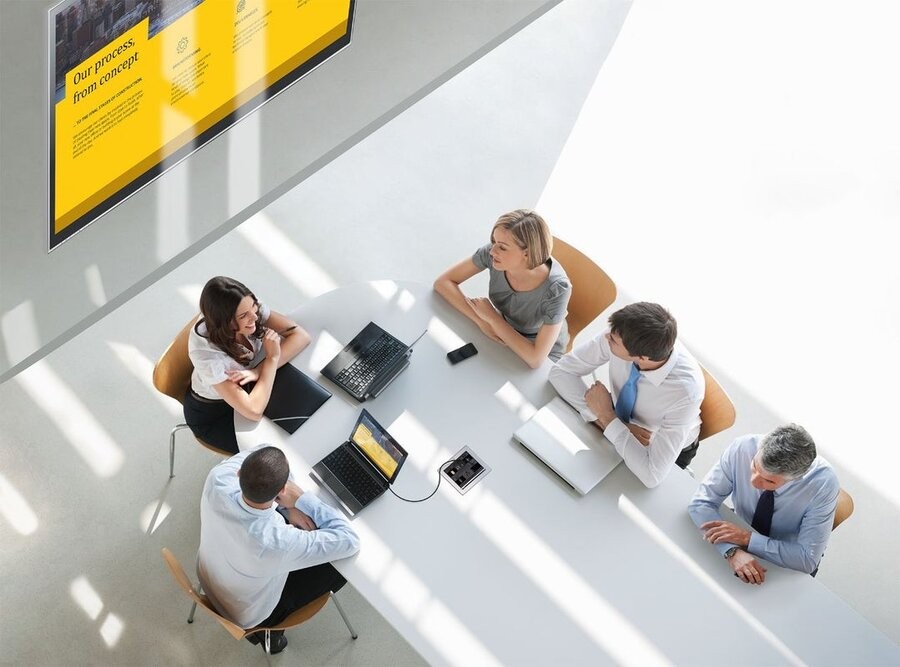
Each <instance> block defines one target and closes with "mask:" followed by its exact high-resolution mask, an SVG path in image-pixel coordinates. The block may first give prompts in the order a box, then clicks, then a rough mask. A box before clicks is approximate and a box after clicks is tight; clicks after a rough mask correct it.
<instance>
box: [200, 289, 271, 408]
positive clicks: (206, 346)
mask: <svg viewBox="0 0 900 667" xmlns="http://www.w3.org/2000/svg"><path fill="white" fill-rule="evenodd" d="M270 312H271V311H270V310H269V308H268V307H267V306H266V305H265V304H262V303H260V304H259V321H260V322H261V323H263V324H265V322H266V320H268V319H269V313H270ZM250 344H251V345H252V346H253V357H252V359H251V360H250V363H249V364H247V365H246V366H245V365H244V364H242V363H240V362H239V361H236V360H234V359H232V358H231V357H230V356H228V353H227V352H225V350H223V349H222V348H220V347H219V346H218V345H215V344H213V343H210V342H209V339H208V338H207V337H206V323H205V322H200V323H199V324H197V325H195V326H193V327H191V332H190V333H189V334H188V356H189V357H190V358H191V363H192V364H194V371H193V373H191V389H193V390H194V393H195V394H198V395H200V396H203V397H204V398H211V399H217V398H222V397H221V396H219V392H217V391H216V390H215V389H213V385H216V384H219V383H220V382H225V380H227V379H228V372H229V371H240V370H245V369H247V368H256V367H257V366H259V364H261V363H262V361H263V359H265V358H266V352H265V350H264V349H263V344H262V340H261V339H259V338H251V339H250Z"/></svg>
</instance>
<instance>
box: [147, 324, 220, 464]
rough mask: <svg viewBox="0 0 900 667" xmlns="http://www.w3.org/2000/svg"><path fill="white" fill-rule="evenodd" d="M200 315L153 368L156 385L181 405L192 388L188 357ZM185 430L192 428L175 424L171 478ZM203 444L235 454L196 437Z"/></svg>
mask: <svg viewBox="0 0 900 667" xmlns="http://www.w3.org/2000/svg"><path fill="white" fill-rule="evenodd" d="M199 317H200V316H199V315H198V316H197V317H194V318H192V319H191V321H190V322H188V323H187V325H185V327H184V328H183V329H182V330H181V331H180V332H178V335H177V336H175V340H173V341H172V342H171V343H170V344H169V347H167V348H166V351H165V352H163V353H162V356H161V357H160V358H159V361H157V362H156V366H154V367H153V386H154V387H156V389H157V390H158V391H159V392H161V393H163V394H165V395H166V396H171V397H172V398H174V399H175V400H176V401H178V403H179V404H181V402H182V400H183V399H184V394H185V392H186V391H187V390H188V387H190V386H191V373H192V372H193V370H194V365H193V364H192V363H191V358H190V357H189V356H188V335H189V334H190V331H191V327H192V326H194V324H195V323H196V322H197V320H198V319H199ZM185 428H189V427H188V425H187V424H176V425H175V428H173V429H172V430H171V432H170V433H169V478H172V477H174V476H175V434H176V433H177V432H178V431H180V430H182V429H185ZM194 439H195V440H196V441H197V442H199V443H200V444H201V445H203V446H204V447H206V448H207V449H208V450H210V451H211V452H215V453H216V454H219V455H220V456H231V455H232V452H229V451H226V450H224V449H219V448H218V447H214V446H213V445H211V444H209V443H208V442H204V441H203V440H201V439H200V438H197V437H196V436H195V438H194Z"/></svg>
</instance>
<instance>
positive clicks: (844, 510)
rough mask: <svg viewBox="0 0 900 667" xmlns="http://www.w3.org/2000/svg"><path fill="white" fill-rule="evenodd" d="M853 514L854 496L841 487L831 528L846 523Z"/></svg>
mask: <svg viewBox="0 0 900 667" xmlns="http://www.w3.org/2000/svg"><path fill="white" fill-rule="evenodd" d="M851 514H853V498H852V497H851V496H850V494H849V493H847V492H846V491H844V490H843V489H841V490H840V492H839V493H838V499H837V508H836V509H835V510H834V523H833V524H831V530H834V529H835V528H837V527H838V526H840V525H841V524H842V523H844V521H846V520H847V519H849V518H850V515H851Z"/></svg>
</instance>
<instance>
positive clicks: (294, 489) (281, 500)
mask: <svg viewBox="0 0 900 667" xmlns="http://www.w3.org/2000/svg"><path fill="white" fill-rule="evenodd" d="M302 495H303V489H301V488H300V487H299V486H297V485H296V484H295V483H294V482H292V481H291V480H288V481H287V484H285V485H284V488H283V489H282V490H281V493H279V494H278V495H277V496H275V502H277V503H278V506H279V507H287V508H292V507H294V505H296V504H297V501H298V500H300V496H302Z"/></svg>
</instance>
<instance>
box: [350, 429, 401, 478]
mask: <svg viewBox="0 0 900 667" xmlns="http://www.w3.org/2000/svg"><path fill="white" fill-rule="evenodd" d="M381 438H382V441H381V442H379V441H378V440H376V439H375V437H374V435H373V434H372V431H370V430H369V428H368V427H367V426H366V425H365V424H359V425H358V426H357V427H356V431H355V432H354V433H353V442H355V443H356V444H357V445H359V446H360V448H362V450H363V451H364V452H365V453H366V454H368V456H369V458H370V459H371V460H372V463H374V464H375V465H377V466H378V467H379V468H381V472H383V473H384V476H385V477H387V478H388V479H390V478H391V477H392V476H393V475H394V471H395V470H396V469H397V461H396V460H395V459H394V458H393V457H392V456H391V453H390V452H388V451H386V450H385V447H389V448H390V449H391V450H393V451H394V453H395V454H396V455H397V456H399V452H397V450H396V449H394V447H393V446H392V445H391V444H390V443H389V442H387V439H386V438H384V436H383V435H382V436H381Z"/></svg>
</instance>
